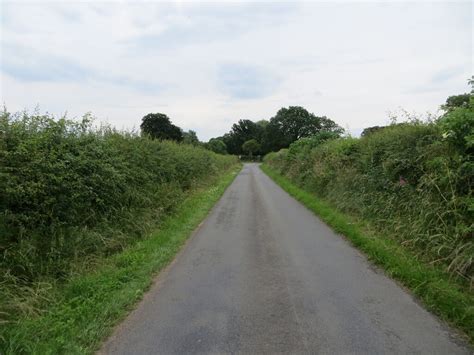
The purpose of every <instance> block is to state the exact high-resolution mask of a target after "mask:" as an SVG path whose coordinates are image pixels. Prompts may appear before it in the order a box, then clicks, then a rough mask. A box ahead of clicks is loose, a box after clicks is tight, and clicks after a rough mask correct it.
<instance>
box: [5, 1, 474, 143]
mask: <svg viewBox="0 0 474 355" xmlns="http://www.w3.org/2000/svg"><path fill="white" fill-rule="evenodd" d="M1 6H2V11H1V13H2V15H1V56H0V59H1V62H0V68H1V78H0V80H1V92H0V97H1V99H2V101H4V102H5V103H6V105H7V107H8V108H9V109H10V110H22V109H24V108H30V109H32V108H34V107H35V106H36V105H37V104H39V105H40V107H41V108H42V109H43V110H45V111H50V112H53V113H56V114H61V113H63V112H65V111H68V112H69V113H70V114H71V115H73V116H80V115H82V114H83V113H84V112H87V111H92V112H93V113H94V114H95V115H97V116H98V117H99V119H102V120H107V121H108V122H110V123H111V124H114V125H116V126H117V127H119V128H124V127H125V128H126V127H130V128H131V127H137V126H138V125H139V124H140V120H141V117H143V116H144V115H145V114H147V113H149V112H155V111H158V112H165V113H167V114H168V115H169V116H170V117H171V118H172V120H173V121H174V122H175V123H176V124H178V125H179V126H181V127H183V128H185V129H194V130H196V131H197V133H198V135H199V137H200V138H201V139H208V138H210V137H212V136H216V135H221V134H223V133H225V132H226V131H228V130H229V129H230V126H231V124H232V123H234V122H235V121H237V120H238V119H241V118H249V119H255V120H257V119H262V118H270V117H271V116H272V115H273V114H275V112H276V111H277V110H278V109H279V108H280V107H282V106H288V105H302V106H305V107H306V108H307V109H308V110H309V111H312V112H314V113H316V114H318V115H327V116H329V117H331V118H332V119H334V120H335V121H336V122H338V123H339V124H340V125H342V126H344V127H349V129H350V130H352V131H356V130H358V129H360V128H363V127H367V126H371V125H380V124H384V123H386V122H387V121H388V117H387V112H388V111H393V110H395V109H397V108H398V107H404V108H406V109H408V110H410V111H412V110H416V111H418V112H425V111H428V110H429V111H436V110H437V108H438V106H439V105H440V104H442V103H443V101H444V100H445V99H446V97H447V96H449V95H452V94H456V93H460V92H464V91H467V90H468V88H467V78H468V77H470V75H471V74H472V5H471V3H470V2H461V3H452V2H450V3H440V2H437V3H422V2H417V3H407V2H404V3H394V2H388V3H385V2H384V3H348V2H336V3H319V2H313V3H308V2H305V3H274V2H259V3H249V2H243V3H239V4H235V3H232V4H223V3H222V2H220V3H210V4H207V5H205V6H204V5H201V4H194V3H192V2H174V3H157V2H140V3H124V2H104V3H100V4H98V5H97V4H94V3H93V2H90V3H87V2H72V3H63V4H60V3H50V2H47V3H46V2H37V3H12V2H8V3H6V2H4V3H2V5H1Z"/></svg>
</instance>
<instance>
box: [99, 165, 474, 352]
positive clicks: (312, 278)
mask: <svg viewBox="0 0 474 355" xmlns="http://www.w3.org/2000/svg"><path fill="white" fill-rule="evenodd" d="M100 352H101V353H103V354H190V353H210V354H233V353H236V354H239V353H243V354H281V353H284V354H287V353H289V354H471V351H470V349H469V347H468V346H467V345H466V343H464V342H463V341H462V340H460V337H459V336H458V335H457V333H456V332H455V331H453V330H451V329H449V328H448V327H447V326H446V325H444V324H443V323H442V322H440V321H439V320H438V319H437V318H436V317H435V316H433V315H432V314H430V313H429V312H428V311H426V310H425V309H424V308H422V307H421V306H420V305H419V304H418V303H417V301H416V300H415V299H414V298H413V296H411V295H410V294H409V293H408V292H407V291H406V290H404V289H403V288H402V287H400V285H398V284H397V283H396V282H395V281H393V280H391V279H390V278H388V277H387V276H385V275H384V274H383V272H381V271H380V270H378V269H377V268H375V267H374V266H372V265H371V264H370V263H369V262H368V261H367V259H366V258H365V257H364V255H363V254H361V253H360V252H359V251H358V250H356V249H355V248H354V247H352V246H351V245H350V244H349V243H348V242H347V241H346V240H345V239H344V237H342V236H340V235H337V234H336V233H334V232H333V231H332V230H331V229H330V228H329V227H328V226H327V225H325V224H324V223H323V222H322V221H321V220H319V219H318V218H317V217H316V216H315V215H314V214H313V213H312V212H310V211H309V210H308V209H306V208H305V207H304V206H303V205H301V204H300V203H299V202H297V201H296V200H294V199H293V198H292V197H290V196H289V195H288V194H287V193H286V192H285V191H283V190H282V189H281V188H280V187H279V186H278V185H276V184H275V183H274V182H273V181H272V180H271V179H270V178H269V177H267V176H266V175H265V174H264V173H263V172H262V171H261V170H260V169H259V167H258V165H257V164H246V165H245V166H244V168H243V169H242V171H241V172H240V174H239V175H238V176H237V177H236V179H235V180H234V182H233V183H232V184H231V186H229V188H228V189H227V190H226V192H225V193H224V195H223V197H222V198H221V199H220V201H219V202H218V203H217V204H216V206H215V207H214V208H213V210H212V212H211V213H210V215H209V216H208V217H207V218H206V219H205V220H204V222H203V223H202V224H201V226H200V227H199V228H198V229H197V230H196V231H195V232H194V234H193V236H192V237H191V238H190V240H189V241H188V242H187V244H186V246H185V247H184V248H183V250H182V251H181V252H180V254H178V257H177V258H176V259H175V261H174V262H173V263H172V264H171V265H170V266H169V267H168V268H167V269H166V270H165V271H164V272H162V273H161V274H160V275H159V276H158V277H157V279H156V281H155V283H154V285H153V286H152V287H151V289H150V291H149V292H148V293H147V294H146V295H145V297H144V299H143V300H142V301H141V302H140V303H139V304H138V306H137V308H136V309H135V310H134V311H133V312H132V313H131V314H130V315H129V316H128V317H127V318H126V320H125V321H124V322H123V323H122V324H121V325H120V326H118V327H117V329H116V330H115V332H114V334H113V335H112V336H111V337H110V338H109V339H108V340H107V342H106V343H105V344H104V345H103V347H102V349H101V350H100Z"/></svg>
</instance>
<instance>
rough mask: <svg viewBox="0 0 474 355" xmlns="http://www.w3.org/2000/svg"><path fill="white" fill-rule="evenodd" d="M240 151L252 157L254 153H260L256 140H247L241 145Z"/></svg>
mask: <svg viewBox="0 0 474 355" xmlns="http://www.w3.org/2000/svg"><path fill="white" fill-rule="evenodd" d="M242 150H243V151H244V152H245V153H247V154H248V155H250V157H252V156H253V155H254V154H255V153H257V152H259V151H260V143H258V142H257V140H256V139H249V140H248V141H246V142H245V143H244V144H242Z"/></svg>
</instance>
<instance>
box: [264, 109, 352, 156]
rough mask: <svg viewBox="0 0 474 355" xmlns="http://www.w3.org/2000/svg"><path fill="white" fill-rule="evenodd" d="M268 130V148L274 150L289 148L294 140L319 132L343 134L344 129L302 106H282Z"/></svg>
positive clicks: (271, 120)
mask: <svg viewBox="0 0 474 355" xmlns="http://www.w3.org/2000/svg"><path fill="white" fill-rule="evenodd" d="M266 130H267V134H266V139H267V142H266V148H267V149H270V150H273V151H276V150H279V149H281V148H287V147H288V146H289V145H290V144H291V143H293V142H294V141H296V140H298V139H300V138H303V137H310V136H312V135H315V134H317V133H319V132H334V133H337V134H341V133H342V132H343V131H344V130H343V129H342V128H341V127H339V126H338V125H337V124H336V123H335V122H334V121H332V120H331V119H329V118H327V117H326V116H322V117H318V116H315V115H314V114H312V113H309V112H308V111H307V110H306V109H304V108H303V107H300V106H290V107H288V108H281V109H280V110H279V111H278V112H277V114H276V115H275V117H273V118H272V119H270V123H269V124H268V126H267V128H266Z"/></svg>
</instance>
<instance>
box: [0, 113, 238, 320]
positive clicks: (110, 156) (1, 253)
mask: <svg viewBox="0 0 474 355" xmlns="http://www.w3.org/2000/svg"><path fill="white" fill-rule="evenodd" d="M235 163H236V158H235V157H233V156H224V155H219V154H215V153H213V152H211V151H209V150H206V149H204V148H198V147H194V146H192V145H189V144H178V143H174V142H169V141H158V140H152V139H148V138H145V137H140V136H139V135H138V134H134V133H127V132H119V131H116V130H114V129H112V128H110V127H101V128H94V127H93V125H92V123H91V118H90V116H87V115H86V116H85V117H84V118H83V120H82V121H80V122H76V121H71V120H67V119H59V120H55V119H53V118H52V117H51V116H49V115H38V114H32V115H30V114H27V113H23V114H10V113H8V112H6V111H4V112H3V113H1V115H0V209H1V215H0V278H1V279H0V285H1V286H2V290H3V291H4V292H5V293H4V294H2V292H0V298H2V297H7V290H9V291H8V292H10V291H12V287H13V288H15V287H16V288H17V289H19V288H20V286H22V287H25V288H28V287H30V286H31V285H33V284H34V283H35V282H37V281H39V280H44V279H45V278H48V280H51V279H54V280H62V279H66V278H67V277H68V276H69V275H70V274H71V273H74V272H75V271H76V269H77V268H78V267H79V265H81V266H80V267H86V268H87V267H89V268H93V265H94V258H97V257H98V256H101V255H102V256H104V255H107V254H111V253H114V252H117V251H119V250H121V249H123V248H124V247H125V246H127V245H129V244H130V243H132V242H134V241H135V240H137V239H139V238H141V237H143V236H144V235H146V233H148V232H150V231H151V229H152V228H155V227H157V226H158V225H159V222H160V220H161V219H162V218H163V216H164V215H167V214H170V213H171V212H172V211H173V209H174V208H175V207H177V206H178V205H179V203H180V202H181V201H182V200H183V199H184V198H186V196H187V194H188V191H190V190H191V189H193V188H197V187H199V185H202V184H209V183H211V182H212V181H213V179H215V176H216V175H219V174H221V173H223V172H224V171H226V170H228V169H229V168H230V167H231V166H233V165H234V164H235ZM9 285H10V286H12V287H10V288H9ZM32 292H33V291H32ZM7 308H8V307H7ZM11 311H12V309H7V310H5V309H3V310H2V309H0V318H1V312H6V313H8V312H11ZM13 311H14V310H13Z"/></svg>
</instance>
